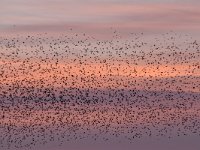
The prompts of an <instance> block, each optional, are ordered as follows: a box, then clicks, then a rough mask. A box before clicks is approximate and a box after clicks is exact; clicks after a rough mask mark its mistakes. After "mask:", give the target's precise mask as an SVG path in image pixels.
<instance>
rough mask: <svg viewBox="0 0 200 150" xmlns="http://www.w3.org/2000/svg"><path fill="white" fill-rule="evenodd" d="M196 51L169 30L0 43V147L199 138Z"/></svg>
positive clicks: (196, 44)
mask: <svg viewBox="0 0 200 150" xmlns="http://www.w3.org/2000/svg"><path fill="white" fill-rule="evenodd" d="M71 30H72V29H71ZM199 46H200V44H199V42H198V41H197V40H194V39H193V38H192V37H190V36H188V35H179V34H177V33H175V32H167V33H165V34H162V35H157V36H156V35H155V36H154V38H152V37H151V38H149V39H148V38H146V36H145V34H144V33H137V34H134V33H131V34H130V35H129V36H128V38H127V37H126V38H123V37H122V36H121V35H120V34H118V32H117V31H114V32H113V38H111V39H107V40H102V39H97V38H95V37H92V36H88V35H87V34H85V33H83V34H80V33H79V34H77V33H74V35H70V36H68V35H67V34H66V35H65V34H61V35H59V36H57V37H56V36H50V35H48V34H47V33H43V34H37V35H27V36H26V35H16V36H15V37H7V38H5V37H3V36H2V37H0V149H2V148H3V149H12V148H19V149H24V148H31V147H34V146H37V145H41V144H42V145H43V144H47V143H49V142H57V143H59V144H61V145H62V144H63V143H67V142H68V141H73V140H75V141H76V140H83V139H87V138H91V139H92V140H93V141H95V140H103V141H109V140H115V139H116V140H118V139H123V140H128V141H130V142H132V141H133V140H134V139H139V138H142V137H158V138H159V137H166V138H173V137H175V136H188V135H192V134H195V135H200V61H199V60H200V48H199Z"/></svg>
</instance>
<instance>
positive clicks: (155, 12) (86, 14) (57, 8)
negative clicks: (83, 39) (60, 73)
mask: <svg viewBox="0 0 200 150" xmlns="http://www.w3.org/2000/svg"><path fill="white" fill-rule="evenodd" d="M199 5H200V2H199V1H198V0H182V1H181V0H174V1H172V0H171V1H169V0H148V1H144V0H107V1H106V0H77V1H72V0H34V1H31V0H1V2H0V19H1V22H0V29H3V30H9V29H12V27H13V26H14V27H15V28H16V30H20V29H22V28H24V27H26V28H25V29H27V28H28V30H40V29H42V30H44V28H45V29H47V30H52V28H53V30H59V29H60V30H63V29H65V28H66V27H68V26H76V27H81V26H86V27H85V28H84V30H86V31H88V30H90V28H94V30H95V29H99V28H108V27H115V28H117V29H121V30H129V31H130V29H132V30H136V31H137V30H139V31H151V32H156V31H169V30H175V31H177V32H178V31H181V32H191V33H194V32H196V31H197V30H199V28H200V15H199V14H200V10H199Z"/></svg>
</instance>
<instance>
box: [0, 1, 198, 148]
mask: <svg viewBox="0 0 200 150" xmlns="http://www.w3.org/2000/svg"><path fill="white" fill-rule="evenodd" d="M113 31H114V32H113ZM113 33H114V34H115V33H117V34H118V35H117V36H116V37H114V35H113ZM76 34H77V35H78V36H77V35H76ZM85 34H86V36H88V39H87V40H88V41H87V40H85V41H84V42H85V43H84V44H85V45H86V47H88V49H87V50H88V51H87V50H85V49H84V48H85V47H84V46H85V45H84V44H83V45H81V44H80V43H79V42H80V41H81V39H83V35H84V36H85ZM29 35H31V36H29ZM32 35H33V36H32ZM65 35H66V36H65ZM27 36H28V37H27ZM140 36H141V37H140ZM66 37H67V38H68V39H67V38H66ZM94 37H95V38H94ZM113 37H114V38H113ZM84 38H85V37H84ZM38 39H39V40H38ZM66 39H67V40H66ZM133 39H134V40H133ZM12 40H13V41H15V40H19V42H18V43H17V42H16V43H15V44H13V45H14V46H13V45H12V42H9V41H12ZM40 40H41V41H42V42H41V41H40ZM59 40H61V42H60V43H59V44H57V43H56V42H57V41H59ZM62 40H63V41H62ZM68 40H69V41H68ZM105 40H108V41H109V42H108V43H106V42H105ZM22 41H25V42H23V44H22ZM66 41H67V42H66ZM99 41H101V42H102V43H103V42H105V43H106V44H107V45H106V44H105V45H103V44H102V45H101V44H99V45H98V44H97V43H98V42H99ZM20 42H21V43H20ZM141 42H142V45H143V44H144V43H145V44H146V45H145V44H144V45H143V46H142V48H143V49H141V48H140V47H141V46H138V45H137V44H139V45H140V44H141ZM143 42H144V43H143ZM199 42H200V1H199V0H146V1H145V0H0V67H1V68H0V75H1V77H0V100H1V98H2V99H3V96H4V93H6V92H8V95H9V94H13V93H12V92H13V91H10V89H9V86H12V85H13V87H14V86H16V85H17V83H18V82H19V83H22V84H23V86H25V87H26V90H27V91H28V89H31V88H32V87H37V86H38V83H39V82H43V83H44V84H42V86H41V87H40V86H38V87H37V88H39V89H44V88H52V87H53V88H54V89H57V91H56V92H59V91H62V90H63V89H68V88H69V89H70V88H71V87H73V88H77V89H79V90H83V91H84V90H87V89H95V90H99V91H106V92H110V91H109V90H111V91H112V90H113V89H114V90H116V91H117V90H120V89H123V90H124V91H125V92H126V91H128V90H130V89H133V88H134V90H136V91H138V93H139V95H140V94H144V93H146V95H147V96H149V95H151V93H152V92H155V93H157V94H158V95H159V93H160V92H163V94H164V95H167V94H168V92H169V91H171V92H172V93H171V94H174V95H175V100H177V101H179V100H183V99H184V98H185V99H187V98H188V97H189V98H191V97H192V96H193V97H195V98H200V64H199V59H200V53H199V50H198V48H199V46H198V44H197V43H199ZM19 43H20V44H19ZM54 43H55V44H54ZM66 43H67V44H66ZM77 43H78V44H77ZM129 43H131V44H130V45H128V44H129ZM53 44H54V45H53ZM76 44H77V45H76ZM109 44H110V45H109ZM155 44H158V47H156V46H157V45H156V46H155ZM192 44H197V45H195V46H194V45H192ZM38 45H39V46H38ZM75 45H76V46H75ZM127 45H128V46H129V49H128V48H127V47H128V46H127ZM168 45H170V46H171V47H170V46H169V47H167V46H168ZM188 45H189V46H188ZM49 46H50V47H51V48H49ZM137 46H138V47H137ZM173 46H174V47H173ZM175 46H177V47H175ZM66 47H67V48H68V49H66ZM94 47H95V48H97V49H98V48H99V49H98V50H99V51H98V52H95V51H92V50H93V49H95V48H94ZM110 47H112V49H108V48H110ZM121 47H122V48H121ZM101 48H102V49H101ZM104 48H105V49H104ZM106 48H107V50H109V52H107V51H106ZM120 48H121V50H122V54H121V55H118V51H117V52H116V50H118V49H120ZM125 48H127V49H125ZM167 48H168V49H167ZM170 48H171V49H170ZM133 49H134V50H135V53H134V54H133V53H132V50H133ZM166 49H167V50H166ZM169 49H170V50H169ZM174 49H175V50H174ZM84 50H85V51H84ZM35 51H37V52H35ZM55 51H56V52H55ZM105 51H106V52H105ZM141 51H142V52H141ZM182 51H184V52H183V53H181V52H182ZM12 52H13V53H12ZM65 52H66V53H65ZM84 52H85V53H89V54H88V55H87V56H86V55H85V56H82V61H83V62H84V63H82V64H79V63H80V62H81V61H80V62H79V60H77V59H75V58H76V57H77V56H79V57H81V55H82V54H85V53H84ZM101 52H102V53H101ZM104 52H105V53H104ZM16 53H17V55H15V54H16ZM119 53H120V51H119ZM193 53H194V54H193ZM197 53H198V54H197ZM172 54H173V55H172ZM111 55H112V57H111ZM134 55H135V56H134ZM143 55H144V56H143ZM16 56H17V57H16ZM93 56H99V58H98V59H96V58H95V57H93ZM136 56H139V58H137V57H136ZM151 56H154V57H151ZM190 56H191V58H190ZM161 57H162V58H161ZM143 58H145V60H144V61H146V60H148V61H149V62H156V63H155V64H153V63H152V64H151V63H149V64H145V62H144V61H143ZM160 58H161V59H160ZM42 59H45V60H47V61H43V60H42ZM58 60H59V62H58ZM186 60H187V61H186ZM26 61H27V62H26ZM106 63H108V64H109V65H106ZM158 64H159V65H158ZM30 66H31V67H30ZM21 68H23V69H21ZM38 68H39V69H38ZM52 68H54V69H52ZM48 69H49V70H48ZM47 70H48V71H47ZM188 70H189V71H188ZM83 72H84V73H83ZM55 77H56V78H55ZM65 79H66V80H65ZM83 79H85V82H83ZM111 79H112V80H111ZM86 81H87V82H86ZM182 81H184V82H182ZM96 83H98V84H96ZM130 83H131V84H130ZM147 84H149V85H151V86H146V85H147ZM52 85H53V86H52ZM110 87H112V88H110ZM53 88H52V89H53ZM108 89H109V90H108ZM17 90H18V89H17V88H16V91H17ZM26 90H25V91H26ZM165 90H166V91H165ZM180 90H181V91H182V93H181V94H183V95H182V97H181V96H180V97H176V96H177V95H178V94H180V93H179V92H180ZM33 91H34V90H33ZM72 91H73V90H72ZM40 92H41V91H40ZM40 92H37V94H38V93H39V94H41V95H40V96H45V94H44V93H42V92H41V93H40ZM56 92H55V93H56ZM106 92H105V93H106ZM127 93H128V92H127ZM177 93H178V94H177ZM26 94H27V95H29V94H30V92H26V93H25V95H26ZM91 94H92V92H91ZM190 94H191V95H192V96H191V95H190ZM55 95H56V94H55ZM69 95H70V94H69ZM77 95H78V94H77ZM100 95H101V94H100ZM188 95H189V96H188ZM18 96H19V97H20V96H21V97H22V96H23V94H22V95H18ZM78 96H79V95H78ZM80 96H81V95H80ZM98 96H99V95H98V94H97V97H98ZM190 96H191V97H190ZM11 97H12V96H11ZM66 97H67V96H66ZM99 97H100V96H99ZM166 97H167V96H166ZM166 97H165V98H163V101H165V100H166V99H167V98H166ZM154 98H155V99H156V98H157V97H151V96H150V100H149V101H153V99H154ZM189 98H188V99H189ZM191 99H192V98H191ZM199 100H200V99H199ZM195 102H196V101H195ZM183 103H184V102H183ZM150 104H153V102H152V103H151V102H150ZM171 104H172V103H170V104H169V105H170V106H171ZM6 105H7V104H6ZM8 105H9V104H8ZM30 105H31V104H30ZM49 105H50V104H49ZM170 106H169V107H170ZM13 107H14V106H13ZM62 107H64V106H62ZM94 107H97V112H98V111H99V112H101V108H104V107H105V108H106V109H107V110H108V112H107V114H102V116H100V117H102V118H107V120H106V121H105V122H102V120H101V121H100V124H103V123H108V122H109V119H110V118H112V115H113V114H115V115H116V116H117V113H116V112H115V111H114V107H116V108H115V109H116V110H120V109H121V108H120V107H119V106H109V107H108V106H107V105H104V104H102V106H97V105H94ZM127 107H129V106H127ZM199 108H200V103H198V102H196V103H195V104H194V107H192V108H190V109H187V110H183V112H184V113H183V114H181V115H180V116H178V115H179V114H180V112H179V113H177V114H178V115H177V114H176V112H177V110H176V109H173V108H172V109H169V114H170V113H172V114H173V113H174V114H175V116H176V115H177V116H178V118H181V117H184V115H185V114H187V115H188V116H189V117H188V118H192V117H194V118H195V117H196V118H197V120H198V121H199V120H200V109H199ZM23 109H26V108H22V110H23ZM62 109H64V108H62ZM77 109H81V106H80V108H79V106H77ZM90 109H92V107H90V108H88V110H90ZM135 109H136V108H135V107H133V108H132V107H131V108H130V110H131V111H133V110H135ZM137 109H138V108H137ZM153 109H154V108H153ZM167 109H168V108H167ZM69 111H70V112H71V113H72V116H73V117H74V118H73V117H72V118H70V119H72V120H73V121H75V122H76V123H78V124H81V125H83V124H84V123H83V122H82V120H81V119H80V118H82V117H83V118H84V117H85V118H87V119H88V118H89V119H88V120H87V121H88V122H89V123H88V124H89V125H88V126H86V127H89V128H91V129H92V131H91V132H93V127H92V125H91V124H92V121H93V120H92V119H94V118H95V117H96V116H97V114H95V113H88V114H87V115H86V116H81V115H80V114H78V112H76V111H74V110H73V108H72V109H70V110H69ZM141 111H144V112H145V111H146V114H145V115H144V116H143V117H144V118H145V119H146V120H145V119H144V120H142V119H143V118H142V117H141V118H140V119H138V120H137V119H136V120H137V121H136V122H135V124H137V125H138V126H139V127H140V125H141V123H143V124H146V125H147V126H150V125H149V122H153V123H155V122H156V121H158V122H159V119H158V120H156V119H155V118H153V119H151V118H149V116H150V115H151V112H149V111H147V110H145V109H143V108H142V110H141ZM155 111H157V112H158V113H160V114H161V116H164V118H165V119H166V120H164V121H163V120H162V121H163V122H164V123H171V124H173V123H174V122H175V123H177V122H178V123H179V120H178V121H177V120H176V121H177V122H176V121H174V120H170V117H171V116H170V115H169V116H165V115H166V112H162V111H160V110H159V109H157V108H156V106H155ZM196 112H198V113H196ZM3 113H4V112H3V110H0V114H3ZM15 113H16V112H15V110H12V111H9V113H8V112H7V113H6V115H7V116H8V118H9V119H4V120H0V125H8V124H9V123H10V122H11V123H13V124H14V125H15V126H16V128H17V127H19V128H20V127H22V126H23V125H29V124H33V125H34V124H36V125H37V124H41V126H43V127H45V126H46V125H49V126H50V128H51V122H50V123H47V124H46V123H45V122H43V121H41V120H42V119H41V120H39V121H35V120H37V119H38V118H40V117H41V116H42V115H43V117H47V116H52V117H55V116H56V115H57V114H56V113H55V112H54V110H53V109H48V110H47V111H46V112H45V113H44V112H42V111H41V110H40V109H38V110H37V111H35V112H34V111H30V113H31V114H32V116H31V117H27V118H26V117H24V118H21V119H20V121H19V120H17V119H16V118H15V115H13V114H15ZM17 113H18V114H19V116H20V115H22V114H23V113H24V112H23V111H21V110H19V111H18V112H17ZM59 113H63V112H62V110H60V112H59ZM124 114H125V113H124V112H122V116H121V118H120V117H119V118H120V119H121V121H122V122H123V121H124V119H126V118H125V117H124ZM191 116H192V117H191ZM35 118H36V119H35ZM55 118H56V117H55ZM34 119H35V120H34ZM10 120H11V121H10ZM55 120H56V119H55ZM149 120H150V121H149ZM56 121H57V122H58V124H59V121H58V120H56ZM162 121H160V122H162ZM173 121H174V122H173ZM127 124H128V123H127ZM90 125H91V126H90ZM112 125H113V126H115V125H117V119H116V120H115V119H114V120H113V124H112ZM141 128H142V126H141ZM52 130H54V126H53V127H52ZM174 130H175V129H174ZM184 130H187V129H184ZM1 132H3V133H5V132H4V128H0V133H1ZM55 132H56V130H55ZM94 132H95V131H94ZM171 132H172V136H173V134H174V133H173V131H171ZM33 134H34V133H33ZM80 134H81V133H80ZM170 136H171V135H170ZM90 138H91V139H92V137H90ZM90 138H88V139H86V140H85V141H78V140H77V141H76V140H74V141H71V143H64V144H63V145H62V146H58V145H59V144H57V143H56V142H55V143H49V144H47V145H46V146H43V145H38V147H37V146H36V147H33V150H90V149H91V150H114V149H116V150H121V149H123V150H133V149H135V148H136V149H137V150H189V149H191V150H199V148H200V143H199V139H200V137H199V136H196V135H193V134H192V133H191V136H190V135H189V136H180V137H177V136H174V138H172V139H168V138H167V137H162V138H160V139H159V138H158V137H153V138H148V137H144V138H141V139H136V140H135V141H133V142H132V143H128V142H126V141H123V138H122V143H120V142H118V141H115V140H113V141H114V142H113V141H111V142H107V143H105V142H103V141H99V142H98V141H97V142H96V143H91V141H92V140H91V139H90ZM38 139H39V138H38ZM0 140H1V139H0ZM29 140H30V139H27V141H28V142H29ZM39 140H40V139H39ZM0 150H4V149H1V147H0ZM11 150H18V149H14V148H13V149H11Z"/></svg>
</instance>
